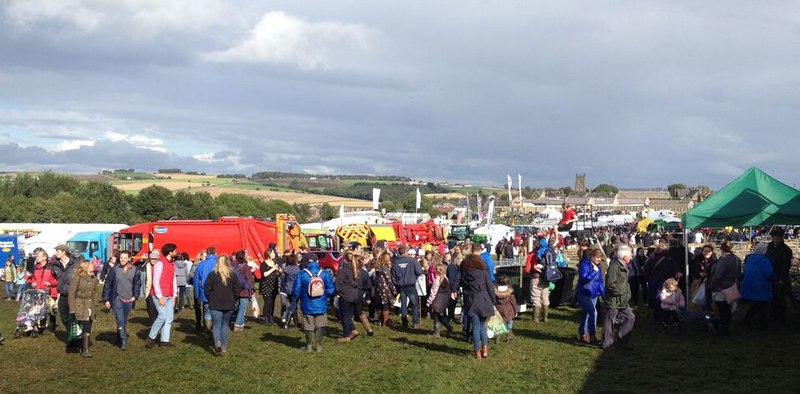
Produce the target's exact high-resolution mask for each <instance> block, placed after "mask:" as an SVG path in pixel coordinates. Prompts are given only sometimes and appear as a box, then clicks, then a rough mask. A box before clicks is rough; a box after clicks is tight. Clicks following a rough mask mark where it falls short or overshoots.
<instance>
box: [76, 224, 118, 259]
mask: <svg viewBox="0 0 800 394" xmlns="http://www.w3.org/2000/svg"><path fill="white" fill-rule="evenodd" d="M112 234H113V233H112V232H110V231H84V232H80V233H76V234H75V235H73V236H72V238H70V239H69V240H68V241H67V247H68V248H69V249H70V250H71V251H73V252H74V253H78V254H80V255H81V256H83V258H85V259H86V260H91V259H92V258H93V257H97V258H98V259H99V260H100V261H102V262H106V261H108V258H109V257H110V256H111V245H112V242H111V237H112Z"/></svg>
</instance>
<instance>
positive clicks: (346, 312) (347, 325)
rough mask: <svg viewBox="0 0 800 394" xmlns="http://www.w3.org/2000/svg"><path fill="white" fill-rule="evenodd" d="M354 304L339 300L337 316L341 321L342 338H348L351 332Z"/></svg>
mask: <svg viewBox="0 0 800 394" xmlns="http://www.w3.org/2000/svg"><path fill="white" fill-rule="evenodd" d="M355 304H356V303H355V302H348V301H344V300H342V299H341V298H339V315H340V318H341V320H342V336H343V337H349V336H350V334H351V333H352V332H353V314H354V313H355Z"/></svg>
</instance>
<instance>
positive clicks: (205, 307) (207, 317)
mask: <svg viewBox="0 0 800 394" xmlns="http://www.w3.org/2000/svg"><path fill="white" fill-rule="evenodd" d="M203 320H205V321H212V319H211V310H210V309H208V303H207V302H204V303H203ZM228 321H230V318H228Z"/></svg>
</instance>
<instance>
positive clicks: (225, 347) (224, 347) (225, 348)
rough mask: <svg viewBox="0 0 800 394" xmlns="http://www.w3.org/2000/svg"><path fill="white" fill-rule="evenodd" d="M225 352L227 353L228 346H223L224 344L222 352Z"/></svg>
mask: <svg viewBox="0 0 800 394" xmlns="http://www.w3.org/2000/svg"><path fill="white" fill-rule="evenodd" d="M227 353H228V347H227V346H225V345H222V354H227Z"/></svg>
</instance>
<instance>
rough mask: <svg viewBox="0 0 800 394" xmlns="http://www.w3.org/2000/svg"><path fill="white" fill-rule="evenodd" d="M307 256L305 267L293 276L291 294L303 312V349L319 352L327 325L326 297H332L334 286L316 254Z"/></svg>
mask: <svg viewBox="0 0 800 394" xmlns="http://www.w3.org/2000/svg"><path fill="white" fill-rule="evenodd" d="M307 258H308V264H306V268H305V269H303V270H301V271H300V272H299V273H298V274H297V277H295V280H294V288H293V289H292V296H294V297H297V298H298V299H299V300H300V310H301V311H302V312H303V331H304V332H305V334H306V346H305V347H304V348H303V351H305V352H310V351H312V350H315V351H316V352H317V353H319V352H321V351H322V336H323V335H325V327H327V326H328V298H329V297H333V294H334V291H335V288H334V285H333V278H331V274H330V273H329V272H328V271H327V270H323V269H320V267H319V263H318V262H317V256H316V254H315V253H309V254H308V255H307ZM320 286H321V287H322V289H320V288H319V287H320ZM317 293H319V294H317ZM314 339H316V343H315V342H314Z"/></svg>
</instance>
